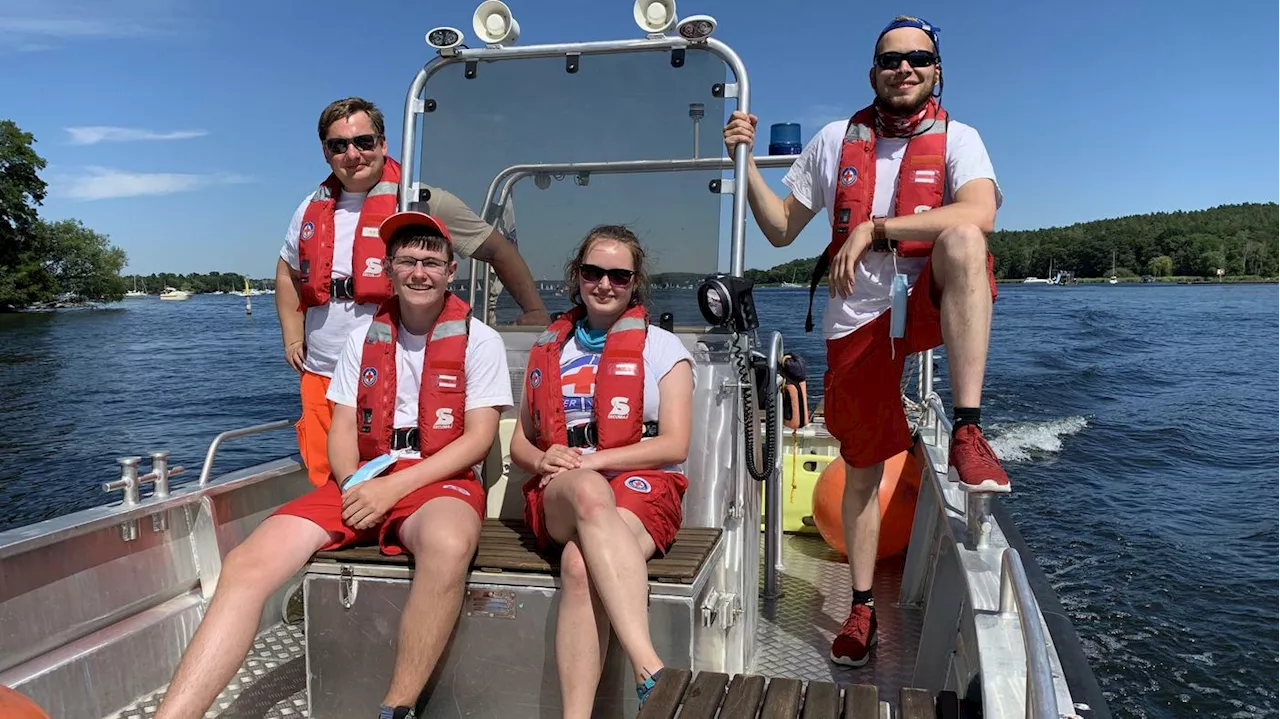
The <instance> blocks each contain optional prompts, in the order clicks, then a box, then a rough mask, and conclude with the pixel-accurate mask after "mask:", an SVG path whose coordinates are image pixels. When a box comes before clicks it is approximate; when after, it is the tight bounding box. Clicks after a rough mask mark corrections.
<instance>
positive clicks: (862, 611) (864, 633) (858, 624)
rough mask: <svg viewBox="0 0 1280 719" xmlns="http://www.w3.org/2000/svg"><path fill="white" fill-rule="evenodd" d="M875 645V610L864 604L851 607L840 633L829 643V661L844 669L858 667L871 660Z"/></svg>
mask: <svg viewBox="0 0 1280 719" xmlns="http://www.w3.org/2000/svg"><path fill="white" fill-rule="evenodd" d="M875 644H876V610H875V609H874V608H872V607H869V606H867V605H865V604H855V605H853V611H851V612H849V618H848V619H846V620H844V626H842V627H840V633H839V634H837V635H836V638H835V640H834V641H833V642H831V661H833V662H835V663H836V664H842V665H844V666H846V667H860V666H862V665H863V664H866V663H867V660H868V659H870V658H871V647H873V646H875Z"/></svg>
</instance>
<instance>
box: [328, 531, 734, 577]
mask: <svg viewBox="0 0 1280 719" xmlns="http://www.w3.org/2000/svg"><path fill="white" fill-rule="evenodd" d="M722 531H723V530H721V529H719V528H718V527H717V528H705V527H686V528H684V529H681V530H680V531H679V533H677V534H676V541H675V543H674V544H672V545H671V551H670V552H668V553H667V555H666V556H665V557H656V558H654V559H650V560H649V579H651V580H653V581H659V582H667V583H673V584H692V583H693V580H694V578H695V577H696V576H697V575H698V568H699V567H701V566H702V564H703V562H705V561H707V557H708V556H710V554H711V550H712V548H713V547H715V544H716V540H718V539H719V538H720V533H721V532H722ZM551 554H553V555H554V556H543V555H542V554H540V553H539V552H538V549H537V542H536V541H535V540H534V537H533V532H532V530H530V529H529V527H528V526H527V525H526V524H525V523H524V522H523V521H522V520H516V519H486V520H485V521H484V525H483V526H482V527H481V529H480V546H479V548H478V549H477V550H476V556H475V558H474V559H472V560H471V568H472V569H477V570H481V571H486V572H529V573H534V574H551V575H559V574H560V556H559V554H556V553H554V552H553V553H551ZM313 561H316V562H332V563H338V564H386V565H394V566H413V557H412V556H410V555H408V554H398V555H395V556H387V555H385V554H383V553H382V552H381V551H379V550H378V547H377V546H376V545H368V546H359V547H349V548H347V549H338V550H334V551H330V552H318V553H317V554H316V555H315V557H314V558H313Z"/></svg>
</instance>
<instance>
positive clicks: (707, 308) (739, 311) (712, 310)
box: [698, 274, 760, 332]
mask: <svg viewBox="0 0 1280 719" xmlns="http://www.w3.org/2000/svg"><path fill="white" fill-rule="evenodd" d="M754 284H755V283H754V282H752V281H751V280H749V279H747V278H745V277H737V276H734V275H726V274H716V275H711V276H710V277H708V278H706V279H705V280H703V281H702V286H701V287H699V288H698V309H699V310H701V311H702V317H703V318H704V319H705V320H706V321H707V323H708V324H710V325H711V326H713V327H731V328H732V329H733V331H734V332H749V331H751V330H755V329H757V328H758V327H759V326H760V318H759V317H757V316H756V303H755V299H753V298H752V296H751V287H752V286H753V285H754Z"/></svg>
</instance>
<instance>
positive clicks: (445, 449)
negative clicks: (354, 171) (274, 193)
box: [156, 212, 513, 719]
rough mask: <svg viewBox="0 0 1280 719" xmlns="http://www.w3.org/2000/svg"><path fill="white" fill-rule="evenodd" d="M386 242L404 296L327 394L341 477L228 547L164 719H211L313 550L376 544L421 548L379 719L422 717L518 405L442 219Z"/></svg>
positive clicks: (350, 352) (409, 223) (357, 335)
mask: <svg viewBox="0 0 1280 719" xmlns="http://www.w3.org/2000/svg"><path fill="white" fill-rule="evenodd" d="M379 239H380V241H381V242H383V243H384V244H385V247H386V255H385V257H384V258H383V259H384V263H383V265H382V266H383V267H385V268H386V269H385V271H386V272H387V273H388V274H389V275H390V277H391V284H392V288H393V292H394V295H393V297H392V298H391V299H390V300H388V301H386V302H384V303H382V304H381V305H380V306H379V307H378V308H377V310H376V311H375V313H374V316H373V319H372V321H371V322H370V323H369V325H368V326H367V327H366V328H362V329H357V330H354V331H352V332H350V333H349V334H348V336H347V338H346V339H345V341H344V343H343V346H342V349H341V351H340V353H339V357H338V360H337V363H336V369H335V372H334V378H333V382H332V384H331V385H330V386H329V391H328V399H329V400H330V401H332V402H333V403H334V412H333V426H332V429H331V430H330V432H329V462H330V464H331V466H332V467H333V474H332V475H331V476H330V477H329V480H328V481H327V482H326V483H325V484H324V485H323V486H321V487H319V488H317V489H315V490H313V491H311V492H310V493H309V494H306V495H304V496H302V497H299V498H298V499H296V500H294V501H292V502H290V503H288V504H286V505H284V506H283V507H281V508H280V509H279V510H277V511H276V512H275V514H273V515H272V516H271V517H268V518H267V519H266V520H265V521H263V523H262V524H261V525H260V526H259V527H258V528H257V529H256V530H254V532H253V533H252V534H251V535H249V537H248V538H247V539H245V541H244V542H243V543H242V544H240V545H239V546H238V547H236V548H235V549H234V550H232V551H231V552H230V553H229V554H228V555H227V559H226V561H225V562H224V563H223V566H222V573H221V575H220V577H219V581H218V588H217V590H216V592H215V593H214V596H213V600H212V602H211V603H210V605H209V610H208V612H207V613H206V614H205V617H204V619H203V621H202V622H201V623H200V628H199V630H198V631H197V632H196V635H195V637H194V638H193V639H192V640H191V645H190V646H189V647H188V648H187V651H186V654H185V655H184V657H183V660H182V663H181V664H180V665H179V667H178V671H177V674H176V675H175V677H174V680H173V683H172V684H171V685H170V688H169V690H168V692H167V694H166V696H165V701H164V704H162V705H161V706H160V709H159V711H158V712H157V715H156V716H157V717H158V718H159V719H166V718H169V717H190V718H194V717H200V716H203V715H204V712H205V711H206V710H207V709H208V707H209V706H210V705H211V704H212V703H213V700H214V699H215V698H216V697H217V695H218V693H219V692H221V691H222V689H223V688H224V687H225V686H226V685H227V683H228V682H229V681H230V680H231V678H232V677H233V676H234V675H235V672H236V670H237V669H238V668H239V667H240V664H241V662H242V661H243V660H244V657H245V654H246V653H247V652H248V650H249V647H250V645H251V644H252V643H253V639H254V636H255V634H256V632H257V628H258V623H259V621H260V619H261V616H262V608H263V606H264V604H265V602H266V600H267V598H268V597H269V596H270V595H271V594H272V593H274V592H275V591H276V590H277V589H279V588H280V587H281V586H282V585H283V584H284V582H285V581H286V580H288V579H289V578H290V577H291V576H293V575H294V574H295V573H296V572H298V570H300V569H301V568H302V567H303V566H304V565H305V564H306V562H307V561H308V560H309V559H310V558H311V556H312V555H313V554H315V553H316V552H318V551H324V550H330V549H338V548H341V547H346V546H351V545H355V544H372V543H377V544H378V545H379V546H380V547H381V549H382V551H383V553H385V554H401V553H403V552H406V551H407V552H410V553H412V554H413V555H414V558H415V564H416V571H415V572H414V575H413V583H412V587H411V589H410V591H409V599H408V601H407V602H406V604H405V607H404V613H403V617H402V619H401V623H400V634H399V639H398V642H397V649H396V652H397V653H396V665H395V671H394V673H393V676H392V678H391V686H390V689H389V690H388V691H387V694H386V698H385V699H384V700H383V705H382V707H381V708H380V710H379V713H378V714H377V716H378V717H379V719H405V718H406V717H412V716H413V710H412V707H413V705H414V704H415V703H416V701H417V698H418V695H419V694H420V693H421V691H422V688H423V687H424V686H425V685H426V682H427V679H428V678H429V677H430V676H431V672H432V671H433V670H434V668H435V665H436V662H437V661H438V660H439V658H440V654H441V652H442V651H443V649H444V646H445V643H446V642H447V641H448V638H449V635H450V633H451V632H452V631H453V626H454V623H455V622H456V621H457V618H458V610H459V607H460V606H461V601H462V592H463V588H464V584H465V581H466V575H467V570H468V568H469V566H470V563H471V558H472V556H473V555H474V553H475V549H476V546H477V544H478V542H479V539H480V526H481V523H482V521H483V518H484V513H485V496H484V488H483V486H482V485H481V483H480V480H479V477H478V474H477V473H478V469H477V467H478V465H479V464H480V463H481V462H483V461H484V458H485V456H486V455H487V454H488V453H489V449H490V447H491V446H492V445H493V441H494V438H495V437H496V436H497V432H498V419H499V417H500V416H501V414H502V412H503V411H504V410H506V409H508V408H510V407H511V406H512V404H513V403H512V397H511V379H510V377H509V376H508V372H507V360H506V349H505V347H504V346H503V343H502V338H501V337H500V336H499V335H498V333H497V332H496V331H495V330H493V329H492V328H491V327H488V326H487V325H485V324H483V323H481V322H479V321H478V320H475V319H472V318H471V308H470V307H469V306H468V305H467V303H466V302H465V301H463V300H462V299H461V298H459V297H457V296H456V295H454V294H452V293H451V292H449V290H448V288H449V282H450V281H451V280H452V279H453V277H454V274H455V273H456V272H457V269H458V264H457V261H456V260H455V259H454V252H453V246H452V243H451V240H450V237H449V232H448V230H447V229H446V228H445V226H444V225H443V224H442V223H441V222H440V221H439V220H438V219H436V218H434V217H432V216H430V215H426V214H423V213H420V212H401V213H398V214H395V215H392V216H391V217H389V218H387V219H386V221H384V222H383V223H382V224H381V225H380V228H379ZM374 461H376V462H378V464H379V465H380V464H383V463H384V462H385V463H390V466H389V467H387V468H386V469H385V470H384V471H383V472H382V473H381V474H380V476H376V477H373V478H371V479H366V478H365V477H363V476H362V475H363V473H360V472H357V470H359V469H360V468H361V467H363V466H365V465H366V464H367V463H370V462H374ZM375 466H377V465H375ZM366 471H368V470H366ZM370 716H373V714H372V708H371V712H370Z"/></svg>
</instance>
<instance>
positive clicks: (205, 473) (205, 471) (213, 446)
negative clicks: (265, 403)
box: [200, 419, 294, 487]
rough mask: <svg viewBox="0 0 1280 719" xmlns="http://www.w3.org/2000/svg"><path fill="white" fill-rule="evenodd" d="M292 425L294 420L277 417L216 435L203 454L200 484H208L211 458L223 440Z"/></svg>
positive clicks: (211, 463) (211, 465)
mask: <svg viewBox="0 0 1280 719" xmlns="http://www.w3.org/2000/svg"><path fill="white" fill-rule="evenodd" d="M293 425H294V421H293V420H291V419H278V420H276V421H275V422H267V423H266V424H255V425H253V426H252V427H241V428H240V429H229V430H227V431H226V432H223V433H222V434H220V435H218V436H217V437H214V438H213V441H212V442H210V443H209V451H208V452H206V453H205V455H204V466H202V467H201V468H200V486H201V487H204V486H206V485H207V484H209V475H210V474H212V473H213V458H214V457H215V456H216V455H217V454H218V449H219V448H220V447H222V443H223V442H226V441H227V440H229V439H234V438H236V437H244V436H246V435H250V434H259V433H261V432H271V431H273V430H277V429H285V428H286V427H292V426H293Z"/></svg>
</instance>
